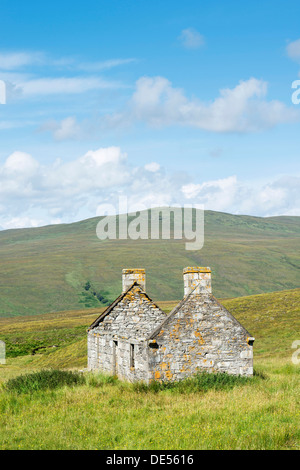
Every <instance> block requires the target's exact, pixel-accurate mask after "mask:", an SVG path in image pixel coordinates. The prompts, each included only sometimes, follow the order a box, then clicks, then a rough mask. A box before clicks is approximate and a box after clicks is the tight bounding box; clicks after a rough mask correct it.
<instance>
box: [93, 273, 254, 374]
mask: <svg viewBox="0 0 300 470" xmlns="http://www.w3.org/2000/svg"><path fill="white" fill-rule="evenodd" d="M183 280H184V297H183V299H182V300H181V301H180V302H179V303H178V305H177V306H176V307H175V308H174V309H173V310H172V311H171V312H170V313H169V314H168V315H167V314H166V313H164V312H163V311H162V310H161V309H160V308H159V307H158V306H157V305H156V304H155V303H154V302H153V301H152V300H151V299H150V297H149V296H148V295H147V294H146V292H145V271H144V269H124V270H123V291H122V294H121V295H120V296H119V297H118V298H117V299H116V300H115V301H114V302H113V303H112V304H111V305H110V306H109V307H108V308H107V309H106V310H105V311H104V312H103V313H102V314H101V315H100V316H99V317H98V318H97V319H96V320H95V321H94V322H93V323H92V325H91V326H90V327H89V329H88V369H89V370H95V369H98V370H102V371H103V372H107V373H110V374H114V375H117V376H118V377H120V378H122V379H126V380H129V381H136V380H142V381H145V382H146V383H150V382H151V381H152V380H159V381H169V380H170V381H174V380H181V379H183V378H185V377H187V376H190V375H192V374H195V373H196V372H197V371H199V370H202V371H203V370H205V371H209V372H227V373H229V374H235V375H252V374H253V342H254V338H253V337H252V336H251V335H250V333H249V332H248V331H247V330H246V329H245V328H244V327H243V326H242V325H241V324H240V323H239V322H238V321H237V320H236V319H235V318H234V317H233V316H232V315H231V314H230V313H229V312H228V310H226V308H225V307H223V306H222V305H221V304H220V302H218V300H217V299H216V298H215V297H214V296H213V295H212V292H211V270H210V268H202V267H194V268H185V269H184V270H183Z"/></svg>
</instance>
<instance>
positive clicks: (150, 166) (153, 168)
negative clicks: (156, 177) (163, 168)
mask: <svg viewBox="0 0 300 470" xmlns="http://www.w3.org/2000/svg"><path fill="white" fill-rule="evenodd" d="M159 169H160V164H159V163H156V162H151V163H147V164H146V165H145V170H147V171H151V172H152V173H155V172H156V171H158V170H159Z"/></svg>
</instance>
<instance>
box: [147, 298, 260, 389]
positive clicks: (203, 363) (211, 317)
mask: <svg viewBox="0 0 300 470" xmlns="http://www.w3.org/2000/svg"><path fill="white" fill-rule="evenodd" d="M249 338H250V334H249V333H248V332H247V331H246V330H245V329H244V328H243V327H242V326H241V325H240V324H239V322H238V321H237V320H236V319H235V318H234V317H233V316H232V315H231V314H230V313H229V312H228V311H227V310H226V309H225V308H224V307H223V306H222V305H220V304H219V302H217V300H216V299H215V298H214V297H213V296H211V295H201V296H200V295H192V296H190V297H189V298H188V299H187V301H186V302H184V303H183V305H182V307H181V308H179V309H178V310H177V312H176V313H175V314H174V315H173V316H171V317H170V318H169V320H168V321H167V322H166V323H165V324H164V325H163V326H162V329H161V331H160V332H159V333H158V334H157V336H156V337H155V338H154V339H153V340H150V341H149V380H172V381H173V380H180V379H183V378H185V377H188V376H190V375H191V374H195V373H196V372H197V371H198V370H205V371H209V372H227V373H229V374H236V375H239V374H241V375H252V374H253V347H252V339H249ZM247 340H248V342H247Z"/></svg>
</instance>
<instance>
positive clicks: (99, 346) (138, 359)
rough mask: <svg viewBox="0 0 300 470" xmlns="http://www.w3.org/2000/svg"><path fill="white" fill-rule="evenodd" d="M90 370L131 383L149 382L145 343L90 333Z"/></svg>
mask: <svg viewBox="0 0 300 470" xmlns="http://www.w3.org/2000/svg"><path fill="white" fill-rule="evenodd" d="M88 369H89V370H101V371H102V372H104V373H108V374H111V375H117V376H118V377H119V378H120V379H126V380H128V381H130V382H134V381H140V380H142V381H145V382H147V381H148V375H149V373H148V355H147V343H146V342H145V341H143V342H141V343H140V342H138V341H134V340H131V341H126V340H124V339H121V340H120V339H119V338H117V337H112V335H110V334H105V335H103V334H100V333H94V332H93V331H90V332H89V333H88Z"/></svg>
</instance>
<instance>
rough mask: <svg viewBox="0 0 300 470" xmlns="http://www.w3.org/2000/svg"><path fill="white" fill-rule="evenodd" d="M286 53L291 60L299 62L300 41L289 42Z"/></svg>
mask: <svg viewBox="0 0 300 470" xmlns="http://www.w3.org/2000/svg"><path fill="white" fill-rule="evenodd" d="M286 51H287V54H288V56H289V57H290V58H291V59H292V60H295V61H298V62H300V39H297V40H296V41H293V42H290V43H289V44H288V45H287V47H286Z"/></svg>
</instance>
